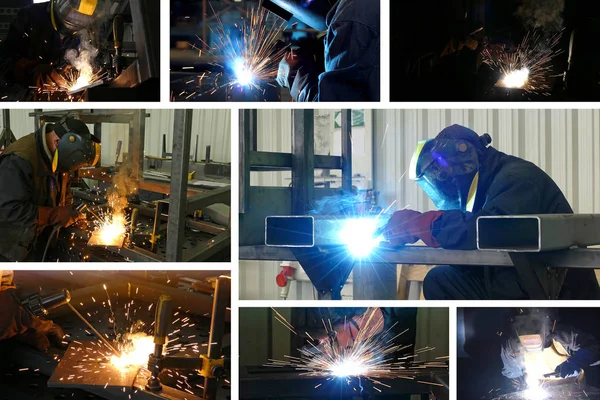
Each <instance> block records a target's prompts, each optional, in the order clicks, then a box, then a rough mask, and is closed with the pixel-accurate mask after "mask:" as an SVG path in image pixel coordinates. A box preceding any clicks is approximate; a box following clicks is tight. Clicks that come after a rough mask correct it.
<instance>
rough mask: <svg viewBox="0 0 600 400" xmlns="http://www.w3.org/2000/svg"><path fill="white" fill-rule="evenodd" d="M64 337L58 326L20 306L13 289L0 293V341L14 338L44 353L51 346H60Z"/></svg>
mask: <svg viewBox="0 0 600 400" xmlns="http://www.w3.org/2000/svg"><path fill="white" fill-rule="evenodd" d="M64 336H65V334H64V332H63V331H62V329H61V328H60V327H59V326H58V325H56V324H54V323H53V322H52V321H48V320H45V319H41V318H39V317H36V316H35V315H33V313H31V311H29V310H27V309H25V308H24V307H23V306H21V304H20V302H19V300H18V298H17V296H16V290H15V289H8V290H4V291H1V292H0V340H4V339H10V338H13V337H14V338H16V339H17V340H19V341H21V342H24V343H27V344H29V345H32V346H34V347H36V348H38V349H39V350H42V351H46V350H48V349H49V348H50V347H51V346H52V345H55V346H59V345H61V343H62V340H63V339H64Z"/></svg>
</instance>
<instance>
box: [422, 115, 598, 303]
mask: <svg viewBox="0 0 600 400" xmlns="http://www.w3.org/2000/svg"><path fill="white" fill-rule="evenodd" d="M438 137H445V138H455V139H465V140H469V141H471V142H472V143H473V144H474V145H475V146H476V147H477V152H478V156H479V182H478V185H477V194H476V197H475V203H474V206H473V210H472V212H462V211H460V210H447V211H443V213H442V215H441V216H440V217H439V218H438V219H437V220H436V221H435V222H434V223H433V227H432V234H433V236H434V237H435V239H436V240H437V242H438V243H439V244H440V246H441V247H442V248H445V249H460V250H475V249H477V231H476V225H477V218H478V217H481V216H487V215H524V214H572V213H573V209H572V208H571V206H570V205H569V202H568V201H567V199H566V198H565V196H564V195H563V193H562V192H561V190H560V188H559V187H558V185H556V183H555V182H554V181H553V180H552V178H550V177H549V176H548V175H547V174H546V173H545V172H544V171H542V170H541V169H540V168H539V167H538V166H536V165H535V164H533V163H531V162H529V161H525V160H523V159H520V158H518V157H514V156H509V155H507V154H504V153H502V152H500V151H498V150H496V149H494V148H492V147H484V145H483V144H482V142H481V140H480V139H479V135H477V134H476V133H475V132H473V131H472V130H470V129H468V128H465V127H463V126H460V125H452V126H450V127H448V128H446V129H444V130H443V131H442V132H441V133H440V134H439V135H438ZM496 271H497V270H496V269H495V268H492V267H486V270H485V274H484V276H485V277H486V288H487V290H488V292H489V291H491V290H492V287H493V284H494V279H495V275H496V274H495V272H496ZM568 275H570V277H569V279H568V280H565V285H564V286H563V289H562V291H561V298H563V299H565V298H567V299H578V298H581V299H589V298H596V297H597V296H598V283H597V281H596V277H595V275H594V271H593V270H586V269H577V268H574V269H570V270H569V271H568ZM568 281H569V282H572V283H573V282H578V283H580V285H577V287H568V285H567V283H568Z"/></svg>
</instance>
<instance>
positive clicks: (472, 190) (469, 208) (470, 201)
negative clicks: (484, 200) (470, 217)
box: [467, 172, 479, 212]
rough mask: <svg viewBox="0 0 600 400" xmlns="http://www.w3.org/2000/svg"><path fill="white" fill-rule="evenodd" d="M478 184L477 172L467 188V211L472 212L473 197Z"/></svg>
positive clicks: (475, 195) (475, 194)
mask: <svg viewBox="0 0 600 400" xmlns="http://www.w3.org/2000/svg"><path fill="white" fill-rule="evenodd" d="M478 184H479V172H477V173H476V174H475V176H474V177H473V181H472V182H471V187H470V188H469V195H468V196H467V211H468V212H473V207H474V206H475V197H477V185H478Z"/></svg>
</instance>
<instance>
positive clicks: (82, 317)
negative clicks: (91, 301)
mask: <svg viewBox="0 0 600 400" xmlns="http://www.w3.org/2000/svg"><path fill="white" fill-rule="evenodd" d="M67 305H68V306H69V308H71V310H72V311H73V312H74V313H75V315H77V316H78V317H79V318H80V319H81V320H82V321H83V323H84V324H86V325H87V327H88V328H90V329H91V330H92V332H94V334H95V335H96V336H97V337H98V339H100V340H101V341H102V343H104V344H105V345H106V347H108V348H109V349H110V350H111V351H112V352H113V353H115V355H117V356H121V353H120V352H119V351H118V350H117V349H115V348H114V347H113V345H112V344H110V342H109V341H108V340H106V338H105V337H104V336H102V334H101V333H100V332H98V331H97V330H96V328H94V327H93V326H92V324H90V323H89V322H88V320H87V319H85V317H84V316H83V315H81V314H80V313H79V311H77V309H76V308H75V307H73V305H72V304H71V303H70V302H69V303H67Z"/></svg>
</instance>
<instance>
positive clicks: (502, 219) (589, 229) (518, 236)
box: [477, 214, 600, 252]
mask: <svg viewBox="0 0 600 400" xmlns="http://www.w3.org/2000/svg"><path fill="white" fill-rule="evenodd" d="M598 244H600V214H540V215H495V216H485V217H479V218H477V248H478V249H479V250H496V251H509V252H542V251H551V250H563V249H569V248H571V247H574V246H577V247H585V246H593V245H598Z"/></svg>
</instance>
